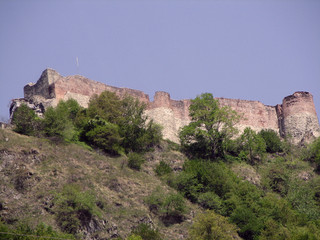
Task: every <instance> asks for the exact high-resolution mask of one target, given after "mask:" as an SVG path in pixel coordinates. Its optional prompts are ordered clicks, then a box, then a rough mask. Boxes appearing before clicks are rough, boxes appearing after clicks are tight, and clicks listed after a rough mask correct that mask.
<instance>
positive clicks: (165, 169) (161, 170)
mask: <svg viewBox="0 0 320 240" xmlns="http://www.w3.org/2000/svg"><path fill="white" fill-rule="evenodd" d="M154 171H155V173H156V174H157V175H158V176H160V177H161V176H163V175H166V174H169V173H171V172H172V169H171V167H170V166H169V164H167V163H166V162H165V161H163V160H161V161H160V163H159V165H157V167H156V168H155V170H154Z"/></svg>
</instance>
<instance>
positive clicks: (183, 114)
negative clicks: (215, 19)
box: [10, 69, 320, 143]
mask: <svg viewBox="0 0 320 240" xmlns="http://www.w3.org/2000/svg"><path fill="white" fill-rule="evenodd" d="M103 91H111V92H115V93H116V94H117V95H118V96H119V97H120V98H123V97H124V96H126V95H130V96H133V97H135V98H137V99H139V100H140V101H141V102H143V103H145V104H146V105H147V110H146V114H147V115H148V116H149V117H150V118H152V119H153V120H154V121H155V122H156V123H159V124H161V125H162V126H163V135H164V137H165V138H167V139H169V140H172V141H174V142H178V132H179V129H180V128H181V127H183V126H185V125H187V124H188V123H189V122H190V117H189V106H190V104H191V100H179V101H177V100H172V99H171V98H170V95H169V93H166V92H156V94H155V96H154V100H153V101H150V100H149V96H148V95H147V94H145V93H143V92H142V91H139V90H134V89H129V88H118V87H113V86H109V85H106V84H103V83H100V82H96V81H93V80H90V79H88V78H85V77H83V76H80V75H75V76H68V77H63V76H61V75H60V74H59V73H58V72H56V71H55V70H53V69H46V70H45V71H44V72H43V73H42V74H41V76H40V79H39V80H38V81H37V83H35V84H33V83H29V84H28V85H26V86H25V87H24V99H16V100H13V101H12V104H11V107H10V112H11V115H12V113H13V112H14V110H15V109H16V108H17V107H19V105H20V104H21V103H26V104H28V106H29V107H31V108H33V109H34V110H35V111H36V112H37V113H38V114H40V115H41V114H42V113H43V112H44V110H45V109H46V108H47V107H49V106H56V105H57V104H58V102H59V101H60V100H68V99H70V98H73V99H75V100H77V101H78V102H79V104H80V105H81V106H83V107H87V106H88V103H89V100H90V98H91V97H92V96H93V95H95V94H100V93H102V92H103ZM217 99H218V100H219V103H220V105H221V106H230V107H231V108H232V109H234V110H235V111H237V112H238V113H239V114H240V115H241V116H242V118H241V120H240V122H239V124H238V125H237V127H238V128H239V130H240V131H242V130H243V129H244V128H246V127H251V128H252V129H254V130H256V131H260V130H262V129H272V130H274V131H276V132H278V133H279V134H280V135H281V136H282V137H285V136H291V137H292V139H293V141H294V142H295V143H299V142H301V141H308V139H311V138H314V137H319V136H320V128H319V121H318V117H317V114H316V111H315V107H314V103H313V97H312V95H311V94H310V93H308V92H296V93H294V94H293V95H290V96H287V97H285V98H284V99H283V102H282V104H278V105H276V106H266V105H264V104H262V103H261V102H258V101H248V100H239V99H227V98H217Z"/></svg>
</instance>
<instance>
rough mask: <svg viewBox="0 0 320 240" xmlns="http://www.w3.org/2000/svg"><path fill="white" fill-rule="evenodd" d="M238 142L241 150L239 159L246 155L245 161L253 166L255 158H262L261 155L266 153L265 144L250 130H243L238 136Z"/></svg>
mask: <svg viewBox="0 0 320 240" xmlns="http://www.w3.org/2000/svg"><path fill="white" fill-rule="evenodd" d="M240 140H241V149H242V151H243V152H242V153H241V158H243V156H244V155H247V160H249V162H250V163H251V164H253V163H254V160H255V159H256V158H257V157H260V158H262V157H263V154H264V153H265V151H266V144H265V142H264V140H263V138H262V137H261V136H260V135H258V134H256V132H255V131H253V130H252V129H251V128H246V129H245V130H244V132H243V134H242V135H241V136H240ZM244 153H245V154H244Z"/></svg>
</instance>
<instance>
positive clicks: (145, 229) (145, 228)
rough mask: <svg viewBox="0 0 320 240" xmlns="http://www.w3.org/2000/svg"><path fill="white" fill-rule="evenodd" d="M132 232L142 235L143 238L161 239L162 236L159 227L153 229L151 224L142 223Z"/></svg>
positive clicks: (145, 239) (150, 239) (148, 239)
mask: <svg viewBox="0 0 320 240" xmlns="http://www.w3.org/2000/svg"><path fill="white" fill-rule="evenodd" d="M132 233H133V234H134V235H136V236H140V237H141V238H142V239H143V240H161V239H162V237H161V235H160V233H159V231H158V230H157V229H152V228H151V227H150V226H149V225H147V224H145V223H141V224H140V225H138V227H137V228H135V229H134V230H133V231H132Z"/></svg>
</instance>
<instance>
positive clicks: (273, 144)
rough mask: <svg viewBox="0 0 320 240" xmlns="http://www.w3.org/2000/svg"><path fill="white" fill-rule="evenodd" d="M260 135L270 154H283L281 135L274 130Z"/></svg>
mask: <svg viewBox="0 0 320 240" xmlns="http://www.w3.org/2000/svg"><path fill="white" fill-rule="evenodd" d="M259 135H260V136H261V137H262V138H263V139H264V141H265V143H266V150H267V152H269V153H276V152H282V151H283V150H282V143H281V139H280V137H279V135H278V134H277V133H276V132H275V131H273V130H272V129H267V130H261V131H260V132H259Z"/></svg>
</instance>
